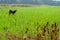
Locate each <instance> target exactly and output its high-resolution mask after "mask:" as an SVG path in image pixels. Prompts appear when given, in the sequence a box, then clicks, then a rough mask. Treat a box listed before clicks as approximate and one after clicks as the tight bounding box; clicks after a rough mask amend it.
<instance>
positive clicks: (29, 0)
mask: <svg viewBox="0 0 60 40" xmlns="http://www.w3.org/2000/svg"><path fill="white" fill-rule="evenodd" d="M0 4H34V5H42V4H46V5H60V1H53V0H0Z"/></svg>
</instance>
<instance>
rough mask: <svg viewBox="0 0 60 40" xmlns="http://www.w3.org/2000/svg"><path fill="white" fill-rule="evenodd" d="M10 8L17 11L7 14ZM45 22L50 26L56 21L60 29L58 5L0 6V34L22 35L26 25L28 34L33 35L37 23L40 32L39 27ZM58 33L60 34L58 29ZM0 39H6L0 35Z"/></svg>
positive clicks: (59, 9)
mask: <svg viewBox="0 0 60 40" xmlns="http://www.w3.org/2000/svg"><path fill="white" fill-rule="evenodd" d="M10 9H12V10H17V11H16V13H15V14H14V15H13V14H11V15H9V10H10ZM46 22H49V24H50V26H51V24H53V23H54V22H56V23H57V26H58V28H59V30H60V6H40V7H0V34H4V33H5V32H9V33H10V34H12V35H19V36H22V35H23V34H24V35H25V31H26V29H27V27H28V29H29V30H28V32H29V34H30V36H32V37H34V36H35V35H36V34H37V31H36V26H37V25H38V24H37V23H39V25H40V27H39V33H40V32H41V27H43V25H45V24H46ZM4 27H5V28H6V29H5V30H4ZM58 34H59V35H60V31H59V32H58ZM1 40H7V38H6V37H5V36H2V37H1Z"/></svg>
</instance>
